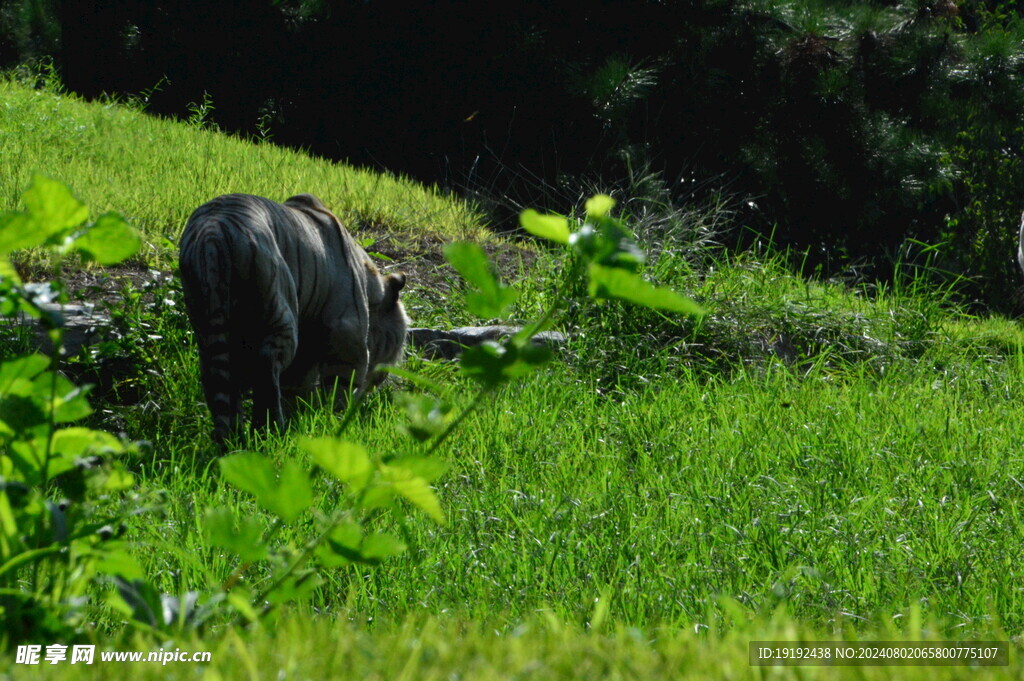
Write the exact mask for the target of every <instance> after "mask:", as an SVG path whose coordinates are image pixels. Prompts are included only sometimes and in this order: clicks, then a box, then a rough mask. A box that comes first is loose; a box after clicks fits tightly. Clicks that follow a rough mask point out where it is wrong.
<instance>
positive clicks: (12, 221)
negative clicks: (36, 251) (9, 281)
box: [0, 211, 47, 278]
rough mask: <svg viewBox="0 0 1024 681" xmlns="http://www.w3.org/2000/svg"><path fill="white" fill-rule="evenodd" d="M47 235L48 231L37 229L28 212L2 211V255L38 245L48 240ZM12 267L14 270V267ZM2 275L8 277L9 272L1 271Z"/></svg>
mask: <svg viewBox="0 0 1024 681" xmlns="http://www.w3.org/2000/svg"><path fill="white" fill-rule="evenodd" d="M46 237H47V232H46V231H44V230H41V229H36V225H35V223H34V222H33V221H32V217H31V216H30V215H29V214H28V213H22V212H16V211H4V212H3V213H0V255H7V254H8V253H10V252H12V251H16V250H18V249H21V248H32V247H33V246H38V245H40V244H42V243H43V242H44V241H46ZM5 260H6V258H5ZM10 269H11V271H13V270H14V268H13V267H11V268H10ZM0 276H4V277H5V278H6V277H8V276H9V272H0ZM15 276H17V275H15Z"/></svg>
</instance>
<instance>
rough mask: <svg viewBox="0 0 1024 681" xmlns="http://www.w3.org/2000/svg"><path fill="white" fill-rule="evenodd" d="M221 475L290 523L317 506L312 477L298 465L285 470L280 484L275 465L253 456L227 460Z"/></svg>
mask: <svg viewBox="0 0 1024 681" xmlns="http://www.w3.org/2000/svg"><path fill="white" fill-rule="evenodd" d="M219 464H220V472H221V475H223V476H224V478H225V479H226V480H227V481H228V482H230V483H231V484H232V485H234V486H235V487H237V488H239V489H240V490H242V491H244V492H248V493H249V494H251V495H253V496H254V497H255V498H256V503H258V504H259V505H260V506H262V507H263V508H265V509H266V510H268V511H270V512H271V513H274V514H276V515H277V516H279V517H280V518H281V520H283V521H284V522H286V523H290V522H292V521H294V520H295V519H296V518H298V517H299V515H300V514H301V513H302V512H303V511H305V510H306V509H307V508H309V506H310V504H312V503H313V487H312V484H311V483H310V480H309V474H308V473H306V471H305V470H303V469H302V467H301V466H300V465H299V464H298V462H296V461H287V462H285V464H284V465H283V466H282V467H281V475H280V481H279V480H278V476H277V473H276V471H275V470H274V464H273V462H272V461H271V460H270V459H268V458H267V457H265V456H261V455H259V454H255V453H253V452H242V453H240V454H233V455H231V456H226V457H224V458H222V459H221V460H220V461H219Z"/></svg>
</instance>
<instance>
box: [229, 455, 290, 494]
mask: <svg viewBox="0 0 1024 681" xmlns="http://www.w3.org/2000/svg"><path fill="white" fill-rule="evenodd" d="M217 463H218V465H219V466H220V474H221V475H222V476H224V479H225V480H227V481H228V482H230V483H231V484H232V485H234V486H235V487H237V488H238V489H240V490H242V491H243V492H248V493H249V494H251V495H253V496H254V497H256V498H257V499H259V498H261V497H263V496H266V495H269V494H271V493H272V492H273V490H274V488H275V487H276V486H277V472H276V471H275V470H274V464H273V462H272V461H271V460H270V459H268V458H267V457H265V456H262V455H260V454H256V453H255V452H241V453H238V454H232V455H230V456H225V457H223V458H221V459H220V461H218V462H217Z"/></svg>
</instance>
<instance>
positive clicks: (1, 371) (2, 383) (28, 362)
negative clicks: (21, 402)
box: [0, 354, 50, 395]
mask: <svg viewBox="0 0 1024 681" xmlns="http://www.w3.org/2000/svg"><path fill="white" fill-rule="evenodd" d="M48 366H50V358H49V357H46V356H45V355H40V354H35V355H26V356H24V357H18V358H17V359H11V360H7V361H6V362H3V363H0V395H4V394H6V393H7V392H9V391H11V389H12V388H13V386H14V384H15V381H20V382H21V385H22V386H23V387H27V386H30V385H31V383H29V381H31V380H32V379H34V378H35V377H36V376H38V375H39V374H41V373H42V372H43V371H46V368H47V367H48ZM17 394H19V395H24V394H25V393H21V392H18V393H17Z"/></svg>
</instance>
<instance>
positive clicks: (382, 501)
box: [359, 483, 396, 510]
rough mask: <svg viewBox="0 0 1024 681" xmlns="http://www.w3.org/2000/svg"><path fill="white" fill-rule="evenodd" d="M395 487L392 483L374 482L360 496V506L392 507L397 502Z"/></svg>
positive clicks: (368, 508) (365, 507)
mask: <svg viewBox="0 0 1024 681" xmlns="http://www.w3.org/2000/svg"><path fill="white" fill-rule="evenodd" d="M395 494H396V492H395V489H394V488H393V487H392V486H391V485H380V484H376V483H375V484H372V485H370V486H369V487H367V488H366V490H365V491H364V492H363V495H362V496H361V497H360V498H359V508H363V509H366V510H370V509H373V508H391V507H392V506H393V505H394V503H395Z"/></svg>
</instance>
